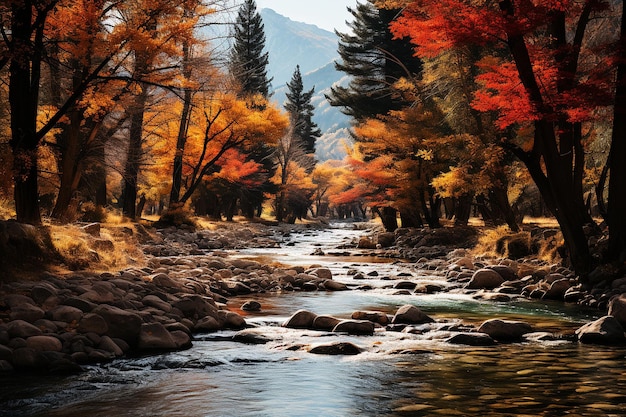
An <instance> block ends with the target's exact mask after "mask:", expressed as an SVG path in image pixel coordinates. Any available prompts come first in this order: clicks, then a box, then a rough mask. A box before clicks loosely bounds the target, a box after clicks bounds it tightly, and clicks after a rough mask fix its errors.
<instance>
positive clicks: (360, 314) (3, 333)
mask: <svg viewBox="0 0 626 417" xmlns="http://www.w3.org/2000/svg"><path fill="white" fill-rule="evenodd" d="M354 226H355V227H361V228H363V229H364V230H363V236H362V237H361V238H360V239H358V240H356V239H355V240H354V241H350V242H341V243H340V244H339V245H337V247H336V251H332V252H329V253H327V254H326V255H328V256H346V255H354V256H375V257H393V258H398V259H407V258H408V259H411V261H412V262H414V263H415V266H416V268H418V269H423V270H432V271H437V272H438V273H439V274H441V275H443V276H445V278H446V280H445V285H441V284H433V283H430V284H418V283H416V282H415V280H413V279H412V277H411V276H394V277H389V284H388V285H389V288H391V289H393V290H394V291H397V293H398V295H407V294H427V293H436V292H450V293H459V294H469V295H471V296H473V297H475V298H480V299H482V300H490V301H492V302H498V303H506V302H511V301H514V300H515V299H516V298H517V297H523V296H524V297H526V296H528V297H531V298H543V299H556V300H563V301H564V302H579V303H585V304H586V305H594V306H596V307H603V305H602V303H604V302H606V305H607V306H608V303H609V299H611V297H613V299H614V300H618V301H619V300H621V298H620V297H614V296H615V295H618V294H621V292H620V291H621V287H616V288H612V289H611V290H610V292H607V291H605V292H598V293H596V294H592V293H585V292H584V291H583V290H582V288H581V287H580V286H579V285H578V284H577V282H576V278H575V277H574V276H573V273H571V271H568V270H566V269H565V268H562V267H559V266H556V265H550V264H549V263H547V262H545V261H537V260H536V259H520V260H517V261H513V260H510V259H504V258H488V257H484V256H476V255H474V254H472V252H471V250H470V248H471V247H472V244H474V245H475V243H476V235H475V232H472V230H471V229H449V230H448V231H447V232H446V231H430V230H427V229H424V230H409V229H401V230H399V231H397V232H396V233H395V234H392V235H390V234H388V233H383V232H381V231H380V230H378V229H377V228H374V229H372V225H369V224H355V225H354ZM327 227H328V225H326V224H324V223H322V222H316V223H308V224H301V225H296V226H291V225H271V224H269V225H268V224H261V223H245V224H232V223H226V224H215V225H212V226H211V227H210V228H207V229H206V230H198V231H196V230H193V229H192V228H189V227H181V228H174V227H170V228H165V229H160V230H146V229H141V231H140V233H137V232H132V233H131V232H130V231H128V230H125V231H124V230H123V231H122V232H123V233H125V234H126V236H127V240H128V239H130V237H133V239H137V240H136V245H138V246H139V247H140V248H141V255H137V254H133V256H135V257H137V259H135V261H136V266H133V267H128V268H124V269H122V270H120V271H119V272H114V273H112V272H108V271H104V272H87V271H71V272H70V271H63V272H61V271H58V272H54V271H47V272H45V273H42V274H40V275H39V277H38V279H19V280H6V279H5V280H3V282H2V286H1V287H0V319H1V320H2V324H0V369H2V370H3V371H6V372H11V371H35V370H36V371H39V372H41V371H44V372H50V373H64V372H78V371H80V370H81V366H82V365H85V364H89V363H99V362H105V361H110V360H113V359H115V358H119V357H122V356H127V355H138V354H153V353H159V352H163V351H169V350H178V349H185V348H188V347H189V346H191V343H192V340H193V338H194V335H197V334H199V333H207V332H215V331H219V330H224V329H235V330H241V329H245V328H248V327H250V325H249V323H247V322H246V320H245V318H244V317H243V316H244V315H245V311H246V310H249V309H252V310H253V309H257V308H259V307H260V306H259V305H257V304H254V303H242V305H238V306H234V307H233V306H232V303H231V304H230V305H229V303H228V301H229V299H231V298H232V297H241V296H245V295H251V294H258V293H266V292H291V291H298V292H305V291H350V290H352V291H368V284H367V279H368V277H370V278H371V277H372V275H368V273H364V272H363V271H359V270H358V269H354V270H353V271H350V274H351V277H352V280H351V281H352V282H350V283H348V284H346V283H345V282H338V281H336V280H334V279H333V274H332V273H331V271H330V270H329V269H327V268H322V267H319V266H316V265H307V266H306V267H303V266H291V265H281V264H278V263H276V262H271V261H270V262H259V261H255V260H250V259H241V258H232V257H231V256H230V254H231V253H232V252H231V251H232V250H233V249H237V248H246V247H255V248H269V249H271V248H278V247H280V246H282V245H287V246H288V245H295V244H296V243H295V241H294V239H296V240H297V238H298V236H300V235H301V234H302V233H305V232H306V233H309V234H311V233H312V234H314V233H315V230H322V229H325V228H327ZM84 231H85V233H86V234H88V235H90V236H92V238H93V239H92V241H94V242H100V243H98V245H99V246H98V248H99V250H98V251H96V253H98V254H99V255H98V256H106V252H107V251H115V250H116V244H117V243H116V242H117V241H115V239H111V240H109V239H107V238H108V237H110V236H111V235H112V234H111V233H108V234H107V233H105V232H103V231H102V230H101V229H99V228H98V227H97V226H96V225H85V226H84ZM103 236H105V238H103ZM292 237H293V239H292ZM103 240H105V241H110V242H111V243H110V244H104V243H102V241H103ZM459 246H467V248H466V249H453V248H458V247H459ZM318 255H319V253H318ZM139 256H141V259H139ZM593 300H595V303H594V302H593ZM246 304H247V305H246ZM613 304H614V306H618V307H619V306H621V303H620V302H614V303H613ZM614 306H612V307H611V308H612V309H613V311H612V313H613V314H614V315H615V316H616V317H618V319H616V320H610V319H604V321H603V322H602V323H598V324H597V325H596V328H595V329H592V331H591V333H585V334H591V335H592V336H584V335H583V333H580V334H579V335H578V338H579V339H581V340H583V341H592V342H600V343H621V342H623V337H624V332H623V329H622V330H621V337H620V329H621V324H620V320H621V318H620V315H619V314H618V313H619V311H618V310H619V308H616V307H614ZM402 309H404V310H407V311H405V312H403V311H396V312H395V314H392V315H389V314H386V313H381V312H376V311H374V312H371V311H355V312H354V314H353V317H352V318H350V319H349V320H346V319H345V318H341V319H339V318H335V317H328V316H325V315H324V314H322V315H320V316H318V315H317V314H315V313H312V312H306V313H299V314H300V315H304V316H306V317H307V318H306V320H305V321H304V322H300V323H298V324H293V323H290V321H287V322H285V327H287V328H289V327H296V328H304V329H313V330H318V331H331V332H336V333H340V334H343V333H346V334H371V333H373V332H380V331H393V332H398V331H400V332H405V333H407V334H410V333H411V332H413V333H415V332H421V333H424V332H434V333H433V334H437V335H438V337H444V336H445V340H447V341H448V342H449V343H462V344H469V345H472V344H476V345H490V344H495V343H501V342H509V341H520V340H524V337H530V336H526V335H527V334H530V335H533V333H536V332H534V329H533V328H532V326H530V325H528V324H527V323H519V322H510V321H506V320H499V319H498V318H494V319H495V320H496V321H492V322H489V323H488V322H487V321H486V322H485V323H481V324H480V325H477V326H474V325H472V326H469V325H466V324H463V323H461V324H459V323H458V322H455V323H448V322H443V323H442V322H436V321H435V320H433V319H432V318H431V317H429V316H428V315H426V314H423V312H421V311H419V309H417V307H415V306H413V307H411V306H405V307H402V308H401V309H400V310H402ZM415 309H417V310H418V311H415ZM296 315H297V314H294V316H296ZM319 317H322V319H319ZM398 317H409V318H398ZM318 319H319V320H318ZM316 320H317V324H315V323H316ZM320 320H321V323H323V325H322V324H320ZM607 321H609V323H608V324H605V322H607ZM614 321H616V322H617V325H615V323H614ZM494 325H495V326H494ZM337 326H339V327H337ZM607 326H608V327H609V328H610V329H612V331H611V332H609V333H607V331H606V329H605V328H606V327H607ZM611 326H612V327H611ZM492 328H495V329H496V330H493V331H492V330H489V329H492ZM503 329H507V330H506V333H503V332H505V331H504V330H503ZM442 332H443V333H442ZM490 333H491V334H490ZM535 336H536V335H535ZM542 337H544V338H545V337H552V338H555V339H559V338H561V339H567V340H570V339H575V338H576V337H575V336H573V335H572V334H555V335H549V336H546V335H544V336H542ZM267 340H268V339H267V337H266V336H264V335H259V334H256V333H255V332H254V331H252V330H247V331H244V333H241V334H239V336H237V339H236V341H239V342H242V343H257V342H263V341H267ZM290 348H293V349H310V350H311V351H312V353H316V352H315V351H314V349H313V347H311V346H297V345H294V346H292V347H290ZM334 348H337V349H338V351H337V352H339V353H341V354H345V353H346V352H355V349H353V348H350V347H349V346H346V345H343V344H340V345H337V346H335V347H334ZM334 348H332V347H331V348H328V349H330V350H329V351H330V352H333V351H335V350H333V349H334ZM326 353H328V351H327V352H326ZM357 353H358V352H357Z"/></svg>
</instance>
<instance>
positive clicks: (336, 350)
mask: <svg viewBox="0 0 626 417" xmlns="http://www.w3.org/2000/svg"><path fill="white" fill-rule="evenodd" d="M309 352H310V353H313V354H316V355H358V354H359V353H361V348H359V347H358V346H356V345H354V344H352V343H348V342H338V343H332V344H328V345H318V346H315V347H313V348H311V349H310V350H309Z"/></svg>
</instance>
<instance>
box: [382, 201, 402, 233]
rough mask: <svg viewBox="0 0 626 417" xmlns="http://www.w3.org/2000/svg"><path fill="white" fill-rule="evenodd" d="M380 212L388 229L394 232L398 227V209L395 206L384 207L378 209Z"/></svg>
mask: <svg viewBox="0 0 626 417" xmlns="http://www.w3.org/2000/svg"><path fill="white" fill-rule="evenodd" d="M378 214H379V216H380V219H381V220H382V222H383V226H384V227H385V230H386V231H388V232H394V231H395V230H396V229H397V228H398V211H397V210H396V209H395V208H393V207H383V208H382V210H380V209H378Z"/></svg>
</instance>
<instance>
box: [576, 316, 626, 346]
mask: <svg viewBox="0 0 626 417" xmlns="http://www.w3.org/2000/svg"><path fill="white" fill-rule="evenodd" d="M576 335H577V336H578V341H579V342H581V343H593V344H599V345H616V344H623V343H626V337H624V328H623V327H622V325H621V324H620V323H619V321H618V320H617V319H616V318H615V317H613V316H604V317H601V318H599V319H598V320H596V321H594V322H591V323H587V324H585V325H584V326H582V327H581V328H579V329H578V330H576Z"/></svg>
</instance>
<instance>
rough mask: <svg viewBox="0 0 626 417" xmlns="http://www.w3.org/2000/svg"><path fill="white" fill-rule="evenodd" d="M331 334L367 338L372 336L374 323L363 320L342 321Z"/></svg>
mask: <svg viewBox="0 0 626 417" xmlns="http://www.w3.org/2000/svg"><path fill="white" fill-rule="evenodd" d="M333 333H348V334H352V335H358V336H369V335H372V334H374V323H372V322H371V321H365V320H342V321H340V322H339V323H338V324H337V325H336V326H335V328H333Z"/></svg>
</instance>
